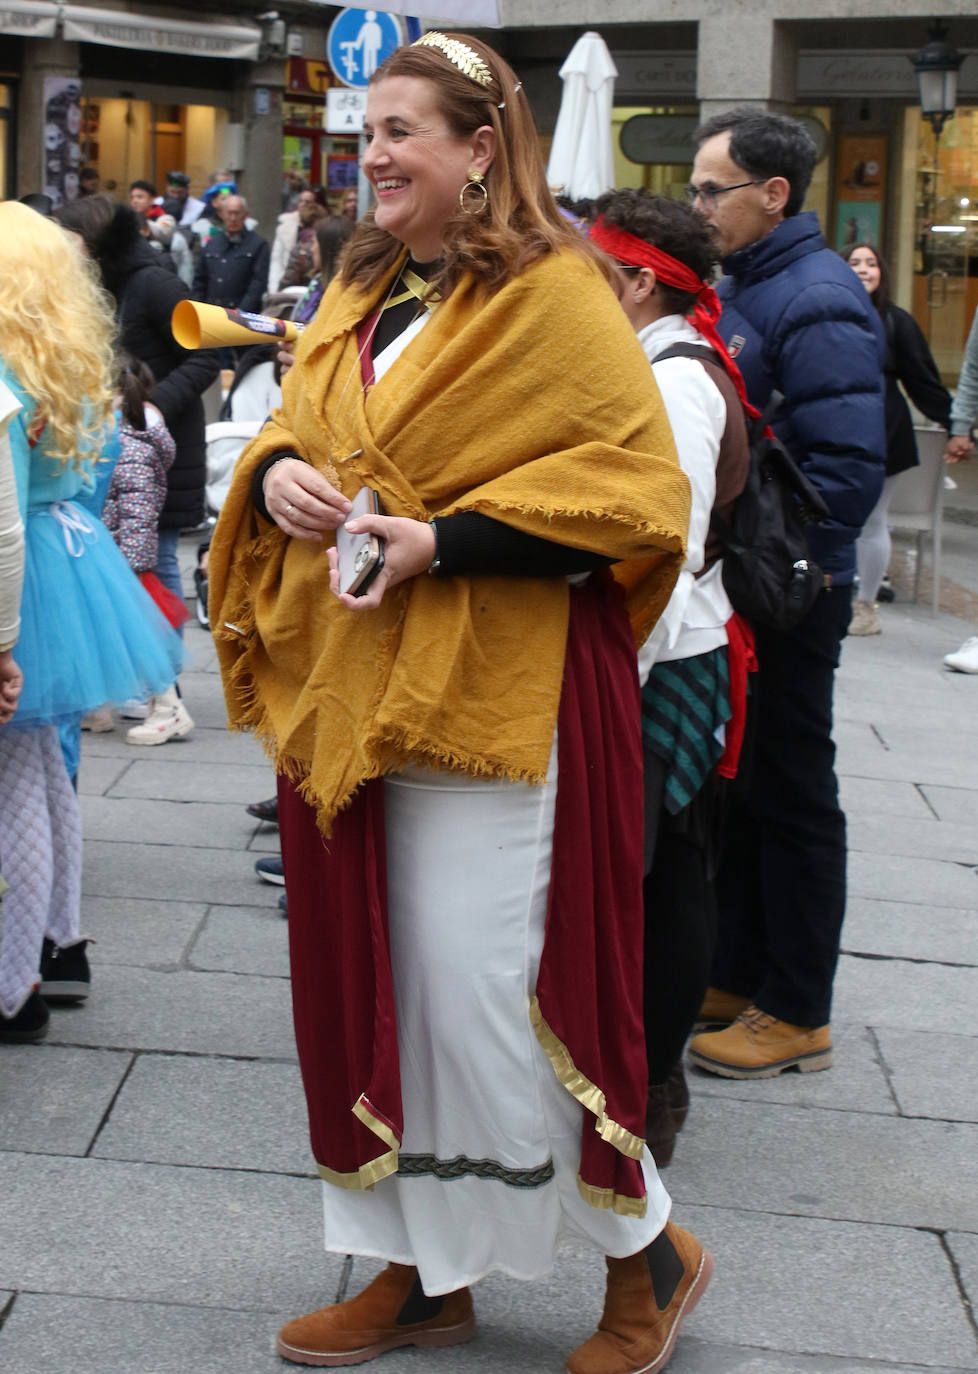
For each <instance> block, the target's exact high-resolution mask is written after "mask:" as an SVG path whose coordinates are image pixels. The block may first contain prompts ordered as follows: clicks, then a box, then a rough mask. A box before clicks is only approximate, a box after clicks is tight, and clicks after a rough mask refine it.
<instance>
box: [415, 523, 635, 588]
mask: <svg viewBox="0 0 978 1374" xmlns="http://www.w3.org/2000/svg"><path fill="white" fill-rule="evenodd" d="M434 526H435V533H436V534H437V536H438V559H439V567H438V575H439V576H440V577H458V576H463V575H465V574H467V573H495V574H499V575H502V576H505V575H507V574H508V575H509V576H510V577H566V576H568V575H569V574H571V573H583V572H593V571H594V570H595V569H596V568H605V567H607V566H608V564H609V563H611V562H613V561H614V560H613V559H611V558H606V557H605V556H604V555H603V554H600V553H591V552H590V550H588V549H574V548H571V547H570V546H569V545H566V544H556V543H554V541H553V540H552V539H541V538H540V536H539V535H536V534H525V533H524V532H523V530H517V529H514V528H513V527H512V525H507V524H505V522H504V521H502V520H494V519H493V518H492V517H491V516H489V515H482V514H481V513H480V512H479V511H468V510H466V511H459V512H458V514H457V515H442V516H437V517H436V519H435V520H434Z"/></svg>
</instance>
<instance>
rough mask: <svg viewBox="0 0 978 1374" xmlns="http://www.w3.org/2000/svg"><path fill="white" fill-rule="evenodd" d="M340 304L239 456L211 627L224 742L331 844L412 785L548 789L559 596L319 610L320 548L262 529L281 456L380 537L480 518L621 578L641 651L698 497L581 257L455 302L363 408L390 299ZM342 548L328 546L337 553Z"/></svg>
mask: <svg viewBox="0 0 978 1374" xmlns="http://www.w3.org/2000/svg"><path fill="white" fill-rule="evenodd" d="M390 281H391V278H390V277H388V278H387V280H386V281H383V282H381V283H379V285H378V286H377V288H376V289H375V290H373V291H371V292H369V293H362V292H360V291H359V290H357V289H355V288H345V289H344V288H342V287H341V286H340V285H339V284H338V283H336V282H334V283H333V285H332V286H331V287H330V289H329V291H328V293H327V295H326V297H325V298H324V300H323V303H322V305H321V307H320V310H319V313H318V315H317V318H316V319H315V321H314V322H313V323H312V324H311V325H310V326H309V328H308V329H307V330H306V331H305V333H304V334H303V336H302V339H301V341H300V345H299V348H298V351H297V356H296V363H295V365H294V366H293V367H292V369H291V370H290V371H289V372H288V374H287V375H286V378H285V382H284V386H283V398H282V407H281V409H280V410H277V411H276V412H275V413H274V415H273V416H272V418H271V419H270V420H269V422H268V423H267V424H266V425H265V427H264V429H263V430H262V432H261V433H260V434H259V435H258V437H257V438H256V439H255V440H254V441H253V442H252V443H251V444H250V445H249V446H248V448H247V449H246V450H245V452H244V453H243V455H242V457H241V459H240V461H239V463H238V465H237V468H236V471H235V475H234V480H233V482H232V484H231V490H230V493H229V495H228V498H227V501H226V503H225V505H224V509H223V511H222V512H221V517H220V520H219V521H218V524H217V528H216V530H215V534H214V540H213V543H212V545H211V553H210V586H211V593H210V617H211V625H212V627H213V631H214V637H215V640H216V643H217V650H218V656H219V659H220V663H221V670H222V673H223V677H224V689H225V697H226V701H227V707H228V714H229V718H230V724H231V726H232V728H237V729H251V730H254V731H255V732H256V733H257V735H258V736H259V738H261V740H262V741H263V743H264V745H265V747H266V749H267V750H268V753H269V755H270V756H271V758H272V759H273V761H274V763H275V767H276V769H277V770H278V771H280V772H284V773H286V774H288V775H289V776H290V777H291V778H293V780H297V781H299V782H300V783H301V790H302V793H303V795H304V797H305V798H306V800H307V801H309V802H311V803H312V804H314V805H315V807H316V810H317V815H318V819H319V823H320V825H321V827H322V828H323V829H324V830H326V831H328V829H329V824H330V820H331V818H332V817H333V816H334V815H335V814H336V812H337V811H338V810H339V809H340V808H341V807H342V806H343V805H344V804H345V803H346V802H347V801H348V800H349V798H350V797H351V796H352V794H353V792H354V791H355V790H356V788H357V787H358V786H359V785H360V784H361V783H362V782H363V781H364V780H366V779H367V778H370V777H375V776H378V775H380V774H383V773H386V772H388V771H391V770H393V769H396V768H398V767H401V766H403V765H404V764H405V763H409V762H413V763H421V764H427V765H430V766H433V767H444V768H454V769H462V770H465V771H468V772H471V773H472V774H486V775H491V776H497V777H505V778H510V779H523V780H526V781H530V782H540V781H541V780H542V779H543V777H544V775H545V772H546V766H547V760H548V758H549V754H550V747H551V743H552V739H553V731H554V724H555V721H556V718H557V705H558V700H559V696H560V688H561V675H562V670H563V660H564V648H565V642H566V634H567V619H568V596H569V590H568V584H567V581H566V579H564V578H559V577H557V578H527V577H504V576H473V577H452V578H446V579H439V578H436V577H428V576H425V575H422V576H419V577H415V578H413V579H411V580H409V581H407V582H405V583H402V584H401V585H400V586H398V587H396V588H394V589H392V590H390V591H388V592H387V594H386V595H385V597H384V600H383V603H382V605H381V606H380V607H379V609H377V610H375V611H370V612H366V613H355V612H351V611H350V610H348V609H347V608H346V607H345V606H343V605H342V604H341V603H340V602H338V601H337V600H336V598H335V597H333V596H332V595H331V594H330V591H329V585H328V573H327V562H326V553H325V549H326V543H323V544H315V543H308V542H305V541H302V540H291V539H290V538H288V537H287V536H286V535H285V534H283V533H282V531H281V530H279V529H278V527H277V526H274V525H269V523H268V522H267V521H265V520H263V519H262V518H261V517H260V516H259V515H258V514H257V512H256V511H255V509H254V506H253V504H252V501H251V496H250V487H251V479H252V474H253V473H254V471H255V468H256V466H257V465H258V464H259V463H260V462H261V461H262V460H263V459H265V458H266V457H268V456H269V455H270V454H272V453H274V452H276V451H278V450H282V449H292V450H294V451H295V452H296V453H298V454H299V455H301V456H302V457H303V458H305V459H306V460H307V461H309V462H310V463H313V464H314V465H315V466H316V467H317V468H318V470H319V471H320V472H322V473H323V474H324V476H325V477H326V478H327V479H328V480H329V481H330V482H332V483H333V484H334V485H335V486H337V487H338V488H340V489H341V490H342V491H343V492H344V494H345V495H347V496H352V495H353V494H354V493H355V492H356V491H357V489H358V488H359V487H360V486H361V485H363V484H368V485H370V486H372V487H375V488H376V489H377V490H378V491H379V492H380V497H381V500H382V502H383V508H384V511H385V513H386V514H388V515H403V516H409V517H413V518H415V519H420V520H428V519H430V518H432V517H433V516H436V515H450V514H452V513H454V512H456V511H461V510H476V511H481V512H483V513H484V514H486V515H489V516H493V517H496V518H499V519H502V520H504V521H506V523H508V524H510V525H513V526H515V527H517V528H519V529H522V530H524V531H527V532H529V533H531V534H536V535H540V536H542V537H544V538H548V539H551V540H554V541H555V542H557V543H561V544H566V545H571V546H573V547H577V548H584V549H590V550H594V551H595V552H598V553H602V554H605V555H607V556H609V557H611V558H615V559H627V560H631V562H630V563H629V564H627V565H624V568H623V580H624V581H625V582H626V585H627V587H628V592H629V609H630V613H631V615H632V619H633V625H634V627H635V629H636V633H637V634H638V635H639V636H642V635H644V634H645V633H647V632H648V630H649V629H650V628H651V626H652V625H653V624H654V622H655V620H656V619H657V617H658V615H659V613H660V612H661V610H662V608H663V607H664V605H665V603H666V601H667V600H668V598H669V594H670V592H671V590H672V586H673V583H674V581H675V579H676V576H677V574H678V571H679V568H680V566H681V564H682V559H683V555H684V541H685V533H686V528H687V521H688V513H689V489H688V483H687V481H686V478H685V476H684V475H683V473H682V472H681V470H680V468H679V466H678V463H677V460H676V454H675V449H674V447H673V442H672V434H671V431H670V429H669V422H668V420H667V418H666V413H665V409H664V407H663V405H662V401H661V398H660V396H659V393H658V390H657V387H656V384H655V381H654V379H653V377H652V373H651V369H650V368H649V365H648V361H647V359H646V358H645V355H644V353H643V352H642V349H641V347H640V346H639V343H638V340H637V339H636V337H635V335H634V333H633V332H632V330H631V328H630V326H629V325H628V322H627V321H626V319H625V316H624V313H623V312H622V310H621V307H620V306H619V305H618V302H617V301H616V300H615V298H614V295H613V294H612V292H611V291H610V289H609V288H608V286H607V284H606V282H604V281H603V280H602V278H601V277H600V274H599V273H598V272H597V271H596V269H595V268H594V267H593V266H592V265H590V264H589V263H588V262H587V261H586V260H584V259H583V258H582V257H580V256H578V255H577V254H576V253H574V252H564V253H560V254H553V255H551V256H549V257H546V258H544V259H542V260H541V261H539V262H537V263H536V264H535V265H534V266H532V267H531V268H530V269H529V270H527V271H526V272H525V273H523V274H522V275H521V276H519V277H517V278H516V279H515V280H513V281H512V282H510V283H509V284H508V285H507V286H505V287H504V288H503V289H502V290H500V291H499V292H497V293H496V294H495V295H493V296H490V297H486V295H485V293H484V292H482V291H480V290H479V289H478V288H477V287H476V285H475V284H473V282H472V281H471V280H469V279H463V281H462V282H461V284H460V285H459V286H458V287H456V289H455V290H454V291H453V292H452V294H451V295H450V296H449V297H448V299H447V300H445V301H443V302H442V303H441V304H440V305H439V306H438V307H437V309H436V310H435V311H434V313H433V315H432V317H431V319H430V320H429V321H428V323H427V324H426V325H425V327H424V328H423V329H422V330H421V332H420V334H419V335H418V336H417V337H416V338H415V339H414V340H413V341H412V342H411V343H410V344H409V345H408V346H407V348H406V349H405V350H404V352H403V353H402V354H401V356H400V357H399V358H398V359H397V361H396V362H395V363H394V364H393V365H392V366H391V368H390V370H389V371H388V372H387V374H386V375H385V376H384V377H383V379H382V380H381V381H380V382H379V383H378V384H377V385H376V386H375V387H373V388H372V389H371V390H370V392H369V393H368V394H367V396H366V397H365V396H364V393H363V388H362V384H361V375H360V363H359V359H358V350H357V340H356V326H357V323H358V322H359V321H360V320H361V319H362V318H363V317H364V316H365V315H367V314H368V313H369V312H370V310H371V309H373V308H374V307H375V306H376V305H377V304H379V303H380V302H381V301H383V299H384V298H385V296H386V294H387V291H388V288H389V285H390ZM331 540H332V536H331V535H330V536H327V542H331Z"/></svg>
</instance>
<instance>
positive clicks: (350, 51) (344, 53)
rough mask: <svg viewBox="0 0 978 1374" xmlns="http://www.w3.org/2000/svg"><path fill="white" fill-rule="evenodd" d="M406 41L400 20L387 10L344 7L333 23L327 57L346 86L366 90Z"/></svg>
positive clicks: (328, 40)
mask: <svg viewBox="0 0 978 1374" xmlns="http://www.w3.org/2000/svg"><path fill="white" fill-rule="evenodd" d="M403 42H404V38H403V36H402V34H401V26H400V23H399V22H398V20H397V18H396V17H395V16H394V15H393V14H388V13H387V12H386V10H340V12H339V14H338V15H337V16H336V18H335V19H334V20H333V22H332V24H331V25H330V30H329V37H328V38H327V39H326V57H327V60H328V61H329V65H330V66H331V67H332V69H333V74H334V76H336V77H337V78H338V79H339V80H340V81H342V82H343V84H344V86H353V87H357V88H361V89H362V88H364V87H365V86H366V85H367V83H368V82H369V81H370V78H371V77H372V76H373V74H374V72H375V71H376V70H377V68H378V67H379V66H380V64H381V62H383V61H384V59H385V58H386V57H390V55H391V53H392V52H393V51H394V49H395V48H399V47H400V46H401V44H402V43H403Z"/></svg>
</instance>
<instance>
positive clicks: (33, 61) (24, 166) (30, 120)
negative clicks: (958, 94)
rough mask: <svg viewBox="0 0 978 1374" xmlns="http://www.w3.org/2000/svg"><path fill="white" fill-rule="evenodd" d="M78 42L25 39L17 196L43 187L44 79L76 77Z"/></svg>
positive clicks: (18, 121)
mask: <svg viewBox="0 0 978 1374" xmlns="http://www.w3.org/2000/svg"><path fill="white" fill-rule="evenodd" d="M79 66H80V56H79V48H78V44H77V43H66V42H65V40H64V39H63V38H28V39H26V40H25V42H24V78H23V80H22V81H21V83H20V98H19V100H18V104H17V195H18V196H26V195H29V194H30V193H31V192H32V191H43V190H44V78H45V77H46V76H73V77H78V74H79Z"/></svg>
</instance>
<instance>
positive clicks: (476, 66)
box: [411, 29, 492, 86]
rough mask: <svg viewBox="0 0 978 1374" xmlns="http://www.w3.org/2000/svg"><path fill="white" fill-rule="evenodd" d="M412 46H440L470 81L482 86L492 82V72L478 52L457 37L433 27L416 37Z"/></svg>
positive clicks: (441, 50) (450, 60) (440, 49)
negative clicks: (450, 36)
mask: <svg viewBox="0 0 978 1374" xmlns="http://www.w3.org/2000/svg"><path fill="white" fill-rule="evenodd" d="M411 46H412V48H438V49H439V51H440V52H443V53H444V54H445V56H446V57H447V58H448V60H449V62H451V63H453V65H454V66H456V67H458V69H459V71H460V72H463V73H464V74H465V75H466V76H467V77H468V78H469V80H470V81H475V82H476V83H477V84H478V85H480V86H489V85H491V84H492V72H491V71H490V70H489V68H488V66H487V65H486V63H485V62H484V61H483V60H482V58H481V57H480V56H479V54H478V53H477V52H475V51H474V50H473V49H472V48H470V47H469V46H468V44H467V43H461V42H459V40H458V39H457V38H449V37H448V35H447V34H444V33H439V32H438V31H437V30H436V29H432V30H431V32H430V33H426V34H424V35H423V36H422V37H421V38H416V39H415V40H414V42H413V43H412V44H411Z"/></svg>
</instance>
